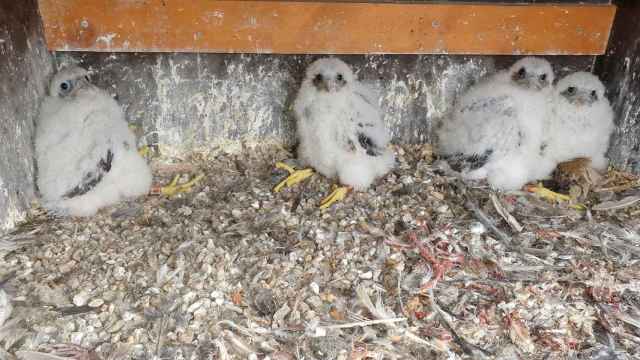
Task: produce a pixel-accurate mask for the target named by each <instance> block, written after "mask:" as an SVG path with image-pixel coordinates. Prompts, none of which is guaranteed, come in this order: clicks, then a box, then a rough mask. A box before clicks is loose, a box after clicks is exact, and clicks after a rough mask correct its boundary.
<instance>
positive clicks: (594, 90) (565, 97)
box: [544, 72, 614, 171]
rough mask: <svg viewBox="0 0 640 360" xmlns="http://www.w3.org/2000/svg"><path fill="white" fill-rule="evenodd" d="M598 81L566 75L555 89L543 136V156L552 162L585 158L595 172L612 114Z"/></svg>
mask: <svg viewBox="0 0 640 360" xmlns="http://www.w3.org/2000/svg"><path fill="white" fill-rule="evenodd" d="M604 92H605V88H604V85H603V84H602V82H601V81H600V79H598V77H596V76H595V75H593V74H590V73H587V72H577V73H573V74H570V75H568V76H566V77H565V78H563V79H562V80H560V81H559V82H558V84H557V85H556V86H555V92H554V97H553V115H552V118H551V121H550V123H549V130H548V132H547V135H546V140H545V142H546V147H545V149H544V153H545V156H546V157H548V158H550V159H553V161H555V162H563V161H567V160H571V159H574V158H579V157H583V158H589V159H591V163H592V166H593V167H594V168H595V169H597V170H598V171H604V170H606V169H607V166H608V160H607V158H606V157H605V154H606V152H607V148H608V147H609V137H610V136H611V133H612V132H613V129H614V124H613V111H612V110H611V105H610V104H609V100H607V98H606V97H605V96H604Z"/></svg>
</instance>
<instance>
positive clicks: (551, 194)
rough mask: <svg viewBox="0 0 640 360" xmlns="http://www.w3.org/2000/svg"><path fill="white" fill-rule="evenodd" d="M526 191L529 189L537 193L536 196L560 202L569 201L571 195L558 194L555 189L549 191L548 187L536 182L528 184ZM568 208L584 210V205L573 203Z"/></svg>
mask: <svg viewBox="0 0 640 360" xmlns="http://www.w3.org/2000/svg"><path fill="white" fill-rule="evenodd" d="M527 191H529V192H530V193H534V194H537V195H538V196H540V197H542V198H544V199H547V200H548V201H551V202H554V203H560V202H565V201H571V196H569V195H565V194H560V193H557V192H555V191H551V190H549V189H547V188H546V187H544V186H542V184H540V183H539V184H538V185H535V186H528V187H527ZM569 207H570V208H572V209H576V210H585V209H586V207H585V206H584V205H582V204H573V205H569Z"/></svg>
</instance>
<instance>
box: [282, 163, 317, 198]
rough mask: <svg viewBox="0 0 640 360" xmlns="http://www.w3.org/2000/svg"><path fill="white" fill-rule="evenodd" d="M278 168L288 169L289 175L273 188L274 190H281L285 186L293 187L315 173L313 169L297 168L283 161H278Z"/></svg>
mask: <svg viewBox="0 0 640 360" xmlns="http://www.w3.org/2000/svg"><path fill="white" fill-rule="evenodd" d="M276 168H278V169H284V170H286V171H287V172H288V173H289V176H287V178H286V179H284V180H282V181H281V182H280V183H279V184H278V185H276V186H275V187H274V188H273V191H274V192H280V190H282V189H283V188H285V187H291V186H293V185H295V184H297V183H299V182H301V181H303V180H304V179H306V178H308V177H309V176H311V175H313V169H303V170H296V169H294V168H293V167H291V166H289V165H287V164H285V163H282V162H277V163H276Z"/></svg>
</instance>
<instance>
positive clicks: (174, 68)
mask: <svg viewBox="0 0 640 360" xmlns="http://www.w3.org/2000/svg"><path fill="white" fill-rule="evenodd" d="M56 57H57V60H58V63H59V65H60V66H64V65H69V64H80V65H82V66H84V67H87V68H89V69H90V70H93V71H96V75H95V76H94V79H95V80H96V82H97V83H98V84H99V85H100V86H101V87H103V88H108V89H110V91H111V92H112V94H113V95H114V96H117V97H118V99H119V101H120V103H121V104H122V105H123V107H124V108H125V109H126V113H127V116H128V119H129V121H130V122H132V123H136V124H139V125H141V126H142V127H143V129H144V131H145V133H146V134H148V136H147V140H148V142H149V143H154V142H157V143H160V145H161V149H164V151H165V152H172V151H173V152H176V153H181V152H183V151H188V150H192V149H197V148H211V147H218V146H233V145H234V144H237V143H239V142H246V143H258V142H264V141H269V140H273V141H277V142H282V143H285V144H292V143H293V141H294V134H295V132H294V130H295V122H294V119H293V117H292V113H291V110H290V107H291V104H292V102H293V99H294V97H295V94H296V91H297V89H298V84H299V83H300V81H301V79H302V76H303V74H304V70H305V67H306V66H307V65H308V64H309V63H310V62H311V61H313V60H314V59H315V58H316V57H312V56H286V55H240V54H149V53H145V54H135V53H66V52H65V53H57V54H56ZM341 58H342V59H344V60H345V61H346V62H348V63H349V64H351V65H352V67H353V68H354V70H355V71H356V73H357V76H358V77H359V78H360V79H361V80H362V81H364V82H366V83H369V84H370V85H372V86H373V87H375V88H376V89H377V90H378V92H379V94H380V104H381V105H382V107H383V110H384V112H385V121H386V123H387V126H388V128H389V129H390V130H391V131H392V133H393V136H394V140H395V141H396V142H399V143H423V142H431V141H433V127H434V125H435V124H436V123H437V121H438V120H439V119H441V118H442V117H443V116H445V114H446V113H447V111H448V110H449V109H450V107H451V104H452V103H453V101H454V100H455V98H456V96H457V95H458V94H459V93H460V92H461V91H462V90H464V89H465V88H466V87H468V86H469V85H470V84H472V83H473V82H474V81H476V80H477V79H478V78H479V77H481V76H484V75H485V74H486V73H488V72H493V71H495V69H496V68H497V69H502V68H504V67H507V66H509V65H510V64H511V63H512V62H513V61H514V60H515V59H516V58H514V57H510V56H498V57H495V56H471V57H469V56H445V55H438V56H413V55H411V56H409V55H406V56H388V55H367V56H355V55H353V56H342V57H341ZM549 60H550V61H551V62H552V63H553V64H554V67H555V70H556V72H557V73H558V74H559V75H563V74H566V73H567V72H569V71H576V70H590V69H591V65H592V63H593V57H590V56H585V57H567V56H559V57H549Z"/></svg>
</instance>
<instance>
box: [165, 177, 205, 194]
mask: <svg viewBox="0 0 640 360" xmlns="http://www.w3.org/2000/svg"><path fill="white" fill-rule="evenodd" d="M203 177H204V174H200V175H198V176H196V177H195V178H193V179H191V180H189V181H188V182H186V183H184V184H178V180H180V175H176V177H174V178H173V180H172V181H171V183H169V185H166V186H163V187H161V188H160V191H159V192H160V193H161V194H162V195H165V196H173V195H175V194H178V193H184V192H187V191H190V190H191V188H192V187H193V185H195V184H197V183H198V182H199V181H200V180H202V178H203Z"/></svg>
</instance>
